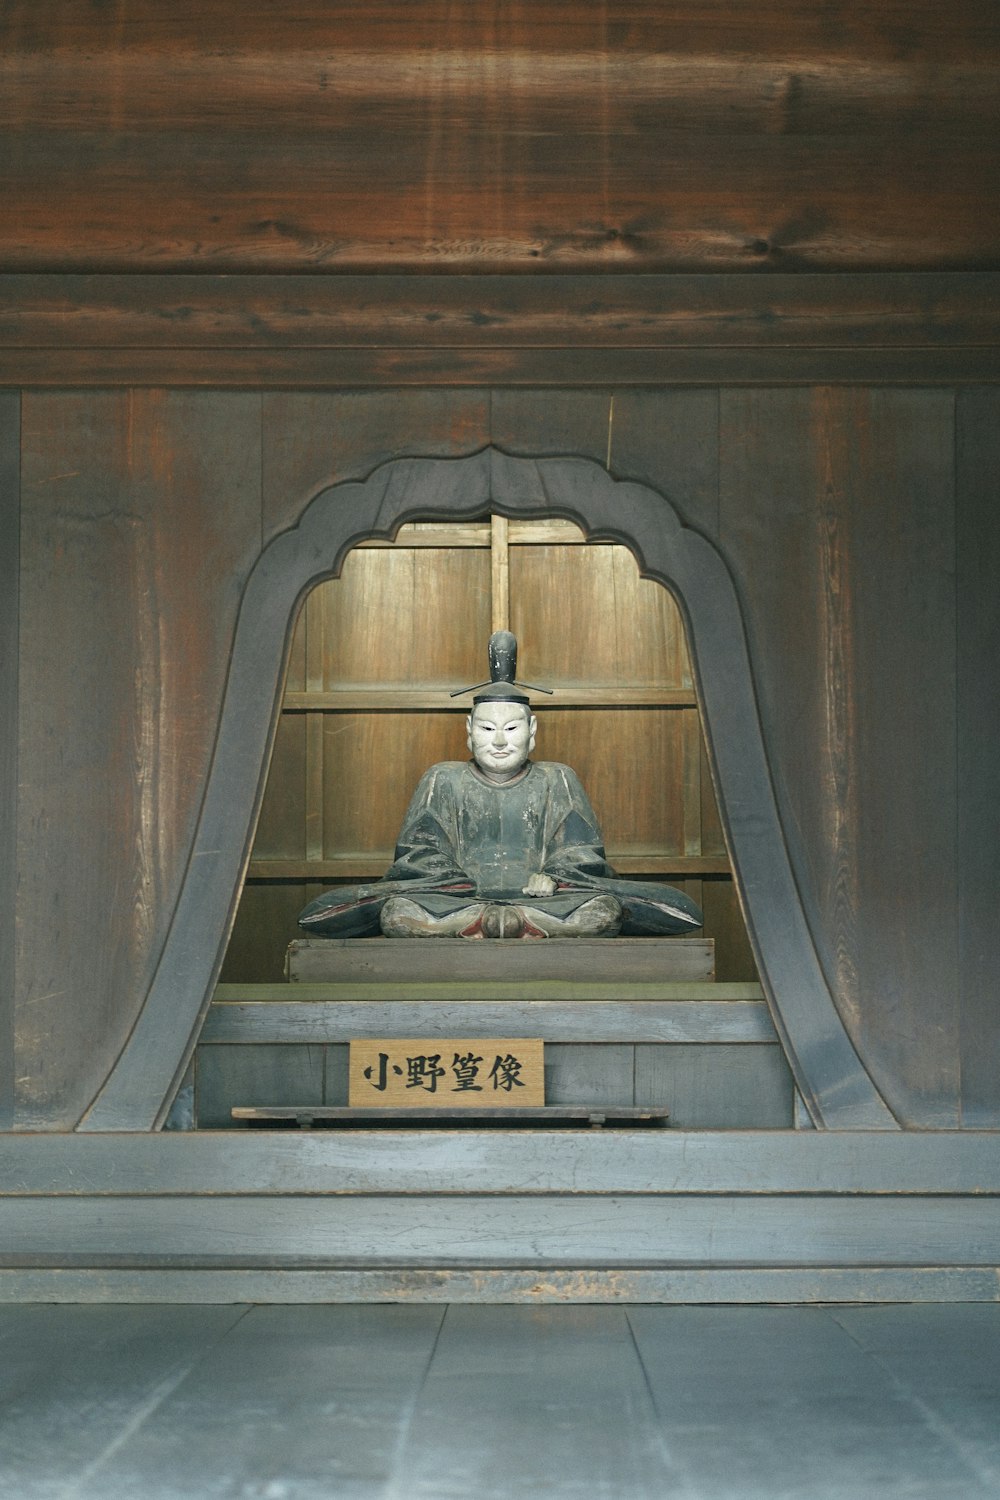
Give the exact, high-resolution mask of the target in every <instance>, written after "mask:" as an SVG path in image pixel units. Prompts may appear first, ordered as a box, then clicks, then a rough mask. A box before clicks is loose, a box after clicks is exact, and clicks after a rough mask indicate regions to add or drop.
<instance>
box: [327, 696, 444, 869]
mask: <svg viewBox="0 0 1000 1500" xmlns="http://www.w3.org/2000/svg"><path fill="white" fill-rule="evenodd" d="M324 740H325V746H326V748H325V751H324V760H323V772H324V778H325V779H324V799H323V800H324V806H325V809H326V814H327V817H326V824H325V852H326V853H328V854H330V855H334V854H337V853H341V852H344V851H346V850H354V849H362V850H365V849H385V850H387V851H388V850H391V849H392V848H393V847H394V846H395V843H396V835H397V834H398V833H399V830H400V827H401V825H402V822H403V814H404V813H405V812H406V808H407V805H408V804H409V801H410V798H411V796H412V795H413V791H414V789H415V787H416V785H417V782H418V781H419V780H420V777H421V776H422V775H423V773H424V771H426V770H427V768H428V766H432V765H434V764H435V762H436V761H439V760H466V759H467V758H468V750H467V749H466V732H465V717H464V715H463V714H430V713H420V712H418V713H406V714H388V713H386V714H375V715H372V714H330V715H328V716H327V718H326V722H325V724H324ZM376 768H377V769H378V771H379V774H380V777H381V776H384V777H385V780H380V782H379V784H378V785H375V784H373V779H372V778H373V772H374V770H375V769H376Z"/></svg>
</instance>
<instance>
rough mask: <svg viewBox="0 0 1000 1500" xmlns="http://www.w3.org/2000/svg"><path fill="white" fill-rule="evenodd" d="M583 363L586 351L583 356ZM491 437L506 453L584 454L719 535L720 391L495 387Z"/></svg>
mask: <svg viewBox="0 0 1000 1500" xmlns="http://www.w3.org/2000/svg"><path fill="white" fill-rule="evenodd" d="M578 362H580V363H585V362H586V353H585V352H583V353H581V354H579V355H578ZM490 423H491V441H492V442H493V443H495V444H496V446H497V447H498V448H503V449H504V450H505V451H506V452H509V453H525V454H531V455H538V456H550V455H551V456H553V457H558V456H559V455H560V454H564V453H574V454H579V455H580V456H582V457H585V458H592V459H594V460H595V461H596V462H597V463H602V464H605V465H607V464H608V454H609V451H610V470H611V472H612V473H613V474H615V475H616V476H619V477H621V478H627V479H637V480H639V481H640V482H642V483H645V484H649V485H651V486H652V488H653V489H655V490H658V491H659V492H660V493H661V494H664V495H667V496H668V497H669V499H670V501H671V502H672V503H673V504H674V505H676V507H677V509H678V512H679V513H680V514H681V515H682V516H683V517H684V518H685V520H687V521H689V522H690V523H691V524H692V525H696V526H698V528H699V529H700V530H702V531H704V532H705V533H706V534H707V535H708V536H711V537H714V536H715V535H716V534H717V531H718V514H719V478H718V468H719V464H718V447H719V397H718V392H717V391H715V390H690V389H684V388H683V387H682V388H679V389H661V390H656V391H641V390H640V391H636V390H629V389H622V390H618V389H614V388H611V389H609V390H607V391H579V390H577V391H573V390H534V391H522V390H496V391H494V392H493V396H492V400H491V406H490Z"/></svg>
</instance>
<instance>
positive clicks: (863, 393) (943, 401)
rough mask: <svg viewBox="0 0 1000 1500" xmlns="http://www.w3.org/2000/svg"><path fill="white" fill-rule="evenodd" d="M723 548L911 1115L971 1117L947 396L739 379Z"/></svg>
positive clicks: (815, 872) (844, 987)
mask: <svg viewBox="0 0 1000 1500" xmlns="http://www.w3.org/2000/svg"><path fill="white" fill-rule="evenodd" d="M720 429H721V434H720V453H721V464H722V490H721V493H722V542H723V546H724V548H725V550H726V552H727V554H728V556H729V558H730V559H731V561H732V564H733V567H734V570H735V573H736V576H737V580H738V583H739V586H740V588H741V590H742V593H743V598H744V603H745V607H746V614H747V619H748V624H749V629H750V635H751V647H752V653H753V660H754V663H755V670H756V672H757V676H758V687H759V695H760V704H761V712H762V715H763V720H764V726H765V737H766V741H767V744H768V746H769V749H770V754H771V759H772V765H773V769H774V776H775V782H776V787H777V791H778V796H779V802H780V806H781V809H782V815H783V817H784V819H785V828H786V835H787V837H788V839H789V842H790V845H791V847H792V853H793V858H794V860H795V864H796V868H797V871H798V875H799V880H800V888H801V890H802V893H803V900H804V903H805V907H806V910H807V913H808V915H809V918H810V921H811V923H812V926H813V931H814V933H815V936H816V940H817V942H818V945H819V948H820V952H821V956H822V960H823V963H824V966H825V968H826V971H827V974H828V977H829V979H830V981H831V983H832V985H833V988H834V992H835V994H836V996H837V1000H838V1004H839V1006H840V1008H841V1011H842V1014H843V1015H844V1018H845V1020H846V1022H847V1024H848V1027H849V1029H850V1031H851V1033H852V1035H853V1037H854V1038H855V1040H856V1043H857V1045H858V1046H859V1048H860V1050H861V1054H862V1056H863V1057H864V1059H865V1061H866V1063H867V1064H868V1066H869V1068H870V1069H871V1070H872V1072H873V1074H874V1076H875V1079H876V1082H877V1083H878V1085H879V1086H880V1087H881V1088H882V1089H883V1090H884V1092H885V1094H886V1097H887V1099H888V1100H889V1102H890V1103H891V1104H892V1105H893V1106H894V1107H895V1108H896V1109H897V1110H898V1111H899V1114H900V1116H901V1117H902V1118H903V1119H905V1120H907V1121H908V1122H910V1123H912V1124H919V1125H925V1126H928V1125H942V1126H948V1125H954V1124H957V1120H958V1090H959V1077H958V1014H957V1006H956V997H955V973H956V958H957V949H956V942H957V933H956V898H955V854H956V850H955V815H956V801H955V797H956V792H955V748H954V736H955V687H954V653H955V634H954V630H955V627H954V576H953V569H954V515H953V473H952V463H953V443H954V427H953V399H952V396H951V394H950V393H948V392H905V391H900V392H893V393H889V392H878V391H870V390H858V391H845V392H835V391H831V390H823V389H817V390H813V391H799V392H791V391H789V392H779V391H772V392H766V391H762V392H756V393H749V392H727V393H725V395H724V397H723V404H722V420H721V424H720Z"/></svg>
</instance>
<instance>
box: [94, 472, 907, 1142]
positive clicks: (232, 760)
mask: <svg viewBox="0 0 1000 1500" xmlns="http://www.w3.org/2000/svg"><path fill="white" fill-rule="evenodd" d="M491 511H493V512H496V513H499V514H502V515H506V516H508V517H511V518H514V517H519V518H542V517H552V516H555V517H563V518H565V519H568V520H571V521H573V522H575V523H576V524H577V525H578V526H580V527H581V528H582V529H583V530H584V532H585V533H586V534H587V535H588V536H589V537H595V538H596V537H600V538H602V539H607V540H611V541H615V542H621V543H623V544H624V545H625V546H627V547H628V548H629V549H630V550H631V551H632V553H633V554H634V555H635V557H636V559H637V560H638V563H639V567H640V569H641V571H642V573H643V575H644V576H645V577H648V578H653V579H655V580H657V581H658V582H660V583H661V584H663V585H664V586H665V587H667V588H669V589H670V590H671V592H672V593H673V594H674V596H675V598H676V599H677V601H678V604H679V606H680V608H681V611H682V613H683V616H684V620H685V625H686V627H687V631H688V640H689V646H690V649H691V657H692V662H693V665H694V670H695V675H696V682H697V687H698V694H699V700H700V703H701V709H702V715H703V721H704V725H705V733H706V739H707V742H708V751H709V760H710V763H711V766H712V774H713V778H714V780H715V785H716V793H717V796H718V800H719V806H720V810H721V813H722V818H723V824H724V827H725V830H726V837H727V840H728V844H729V849H730V853H731V855H732V858H733V864H734V870H735V874H736V879H737V883H738V888H739V891H740V899H741V902H742V905H743V911H744V915H745V917H746V920H747V927H748V931H749V935H750V940H751V943H752V944H753V948H754V953H755V956H756V959H757V963H758V967H759V970H760V974H761V980H762V983H763V986H764V991H765V994H766V996H767V1000H768V1004H769V1006H770V1010H771V1014H772V1017H773V1019H774V1024H775V1027H776V1029H777V1032H778V1035H779V1037H780V1039H781V1042H782V1045H783V1046H784V1049H785V1052H786V1055H787V1057H788V1060H789V1064H790V1066H791V1069H792V1072H793V1075H794V1077H795V1082H796V1085H797V1087H798V1089H799V1092H800V1094H801V1096H802V1099H803V1101H804V1103H805V1107H806V1109H807V1110H808V1112H809V1115H810V1117H811V1119H812V1121H813V1123H814V1124H815V1125H816V1126H818V1127H829V1128H835V1129H856V1130H872V1129H886V1130H891V1129H895V1128H898V1127H897V1125H896V1122H895V1120H894V1119H893V1117H892V1115H891V1113H890V1111H889V1110H888V1108H887V1106H886V1104H885V1102H884V1101H883V1099H882V1098H881V1096H880V1094H879V1093H878V1091H877V1089H876V1087H875V1085H874V1083H873V1081H872V1079H871V1078H870V1076H869V1075H868V1073H867V1072H866V1070H865V1068H864V1066H863V1064H862V1062H861V1060H860V1058H859V1056H858V1054H857V1052H856V1050H855V1048H854V1046H853V1044H852V1043H851V1040H850V1038H849V1036H848V1034H847V1031H846V1029H845V1027H844V1024H843V1022H842V1020H841V1017H840V1015H839V1013H838V1011H837V1008H836V1005H835V1003H834V999H833V996H832V994H831V992H830V989H829V986H828V984H827V982H826V978H825V976H824V973H823V970H822V967H821V965H820V962H819V959H818V956H817V953H816V949H815V946H814V944H813V941H812V937H811V934H810V931H809V927H808V924H807V922H806V918H805V914H804V912H803V908H802V903H801V901H800V899H799V894H798V890H797V887H796V883H795V879H794V875H793V871H792V866H791V862H790V859H789V854H788V849H787V847H786V844H785V840H784V837H783V834H782V829H781V822H780V818H779V815H778V809H777V804H776V802H775V797H774V791H773V787H772V783H771V777H770V773H769V769H768V763H767V757H766V753H765V747H764V740H763V735H762V731H761V724H760V720H759V716H758V712H757V705H756V698H755V694H754V688H753V679H752V673H751V664H750V659H749V654H748V650H747V643H746V634H745V631H744V627H743V620H742V615H741V612H740V607H739V601H738V598H737V594H736V590H735V587H734V584H733V580H732V578H731V576H730V574H729V570H728V568H727V567H726V564H725V562H724V560H723V558H722V556H721V554H720V553H719V552H718V550H717V549H716V548H715V547H714V546H713V545H712V544H711V543H710V542H709V541H708V540H707V539H706V538H705V537H703V536H701V535H700V534H699V533H698V532H696V531H693V530H691V529H690V528H687V527H684V526H683V525H682V524H681V522H680V519H679V518H678V516H677V514H676V512H675V511H674V509H673V507H672V506H671V505H670V503H669V501H668V500H666V499H665V498H664V497H663V496H662V495H660V494H658V493H657V492H656V491H654V490H652V489H650V488H649V487H648V486H646V485H642V484H638V483H634V482H631V481H617V480H615V479H613V478H612V477H611V475H610V474H608V473H607V472H606V471H605V470H604V469H603V468H602V467H601V466H600V465H599V464H597V463H595V462H593V461H592V460H590V459H583V458H574V457H566V458H541V459H532V458H525V457H514V456H511V455H509V454H506V453H503V452H501V451H500V450H499V449H496V448H492V447H489V448H484V449H482V450H480V451H479V452H478V453H475V454H473V455H471V456H469V457H466V458H441V459H434V458H419V459H414V458H398V459H394V460H391V461H390V462H388V463H386V464H383V465H381V466H380V467H379V468H378V469H376V470H375V471H374V472H373V473H372V474H371V475H369V477H368V478H367V479H364V480H359V481H347V482H344V483H340V484H336V485H331V486H328V487H327V488H325V489H324V490H322V491H320V493H319V494H317V495H316V496H315V498H314V499H313V500H312V501H311V503H310V504H309V505H308V506H307V508H306V510H305V511H304V513H303V515H302V517H301V520H300V521H299V523H298V525H297V526H296V527H294V528H293V529H292V530H290V531H287V532H283V533H282V534H281V535H280V536H278V537H276V538H275V539H274V540H273V541H272V542H271V543H270V544H269V545H268V546H267V547H266V548H265V549H264V551H263V552H262V553H261V556H260V558H259V559H258V561H257V564H256V566H255V567H254V569H253V571H252V573H251V575H250V577H249V579H248V582H247V586H246V589H245V592H244V596H243V600H242V604H241V607H240V614H239V619H238V622H237V628H236V635H235V640H234V644H233V653H232V659H231V663H230V670H229V676H228V680H227V686H226V693H225V698H224V702H223V707H222V715H221V719H220V726H219V734H218V738H217V742H216V748H215V754H214V757H213V762H212V766H211V770H210V773H209V778H208V783H207V787H206V791H205V797H204V801H203V804H202V809H201V814H200V818H199V822H198V827H197V830H196V833H195V839H194V844H193V848H192V853H191V858H190V860H189V862H188V866H187V870H186V873H185V877H184V881H183V884H182V888H181V891H180V895H179V898H178V901H177V905H176V909H175V912H174V916H173V920H172V923H171V926H170V929H169V932H168V934H167V938H166V941H165V943H164V947H163V952H162V955H161V958H160V962H159V965H158V967H157V971H156V974H155V976H154V979H153V982H152V985H151V987H150V990H149V994H148V996H147V998H146V1002H145V1004H144V1006H143V1008H142V1011H141V1013H140V1015H139V1017H138V1019H137V1021H136V1024H135V1026H134V1028H133V1030H132V1033H131V1035H130V1036H129V1038H128V1041H127V1043H126V1045H125V1047H124V1048H123V1049H122V1052H121V1054H120V1055H119V1057H118V1059H117V1061H116V1063H115V1065H114V1067H113V1069H112V1070H111V1072H110V1073H109V1075H108V1078H107V1080H106V1082H105V1084H104V1086H103V1088H102V1089H101V1091H100V1093H99V1094H98V1096H97V1098H96V1099H95V1101H94V1103H93V1104H92V1106H91V1108H90V1110H89V1111H88V1113H87V1115H86V1116H85V1118H84V1120H83V1121H82V1122H81V1124H80V1126H79V1127H78V1128H79V1129H81V1130H86V1131H102V1130H116V1131H142V1130H150V1129H155V1128H157V1127H158V1126H159V1125H161V1124H162V1122H163V1120H164V1118H165V1115H166V1113H167V1110H168V1109H169V1105H170V1102H171V1100H172V1098H173V1095H174V1093H175V1091H176V1089H177V1087H178V1084H179V1082H180V1080H181V1078H182V1077H183V1074H184V1070H185V1068H186V1066H187V1063H188V1061H189V1059H190V1056H191V1053H192V1051H193V1048H194V1046H195V1044H196V1042H197V1038H198V1034H199V1031H200V1029H201V1024H202V1021H203V1019H204V1016H205V1013H206V1010H207V1008H208V1005H209V1003H210V1000H211V995H212V990H213V988H214V985H215V981H216V977H217V974H218V971H219V967H220V965H221V961H222V956H223V954H224V952H225V947H226V943H227V941H228V937H229V933H230V930H231V927H232V922H233V919H234V915H235V909H236V903H237V900H238V897H239V893H240V890H241V887H242V882H243V878H244V876H245V872H246V867H247V863H248V860H249V855H250V848H251V844H252V840H253V834H254V829H255V827H256V820H257V814H258V811H259V807H260V802H261V798H262V795H263V788H264V784H265V779H266V773H267V769H268V765H269V761H270V752H271V746H272V743H273V738H274V733H275V726H276V723H277V717H278V710H279V706H280V695H281V689H282V684H283V681H284V674H285V666H286V663H287V657H288V650H289V645H290V641H291V634H292V628H293V625H294V622H295V618H296V614H297V611H298V607H299V604H300V602H301V600H302V599H303V597H304V596H305V594H306V593H307V592H308V591H309V590H310V589H311V588H312V587H313V586H314V585H315V584H317V583H319V582H320V581H321V580H322V579H324V578H328V577H331V576H335V575H336V574H337V573H338V572H339V571H340V568H341V566H342V563H343V560H344V557H345V556H346V554H347V553H348V552H349V551H350V549H351V548H352V547H353V546H355V545H356V544H357V543H358V542H360V541H363V540H364V539H366V538H368V537H371V536H383V537H392V536H394V535H395V534H396V532H397V531H398V529H399V527H400V526H401V525H403V524H404V523H406V522H408V521H413V520H429V519H430V520H433V519H472V518H475V517H477V516H482V515H484V514H487V513H489V512H491Z"/></svg>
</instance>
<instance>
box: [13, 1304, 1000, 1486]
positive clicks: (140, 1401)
mask: <svg viewBox="0 0 1000 1500" xmlns="http://www.w3.org/2000/svg"><path fill="white" fill-rule="evenodd" d="M997 1493H1000V1305H998V1304H976V1305H972V1304H958V1305H955V1304H951V1305H947V1306H944V1305H940V1304H931V1305H921V1306H885V1307H857V1306H855V1307H809V1308H807V1307H739V1308H735V1307H653V1306H633V1307H630V1308H627V1309H626V1308H621V1307H612V1306H585V1307H565V1306H563V1307H560V1306H551V1305H542V1306H538V1307H524V1306H496V1305H478V1306H451V1307H445V1306H426V1305H424V1306H404V1305H389V1306H343V1305H341V1306H307V1307H306V1306H266V1307H264V1306H261V1307H245V1306H236V1305H234V1306H208V1307H205V1306H200V1307H194V1308H193V1307H185V1306H139V1307H136V1306H128V1307H126V1306H111V1305H105V1306H50V1305H43V1304H37V1303H36V1304H30V1305H18V1306H8V1307H0V1494H2V1495H4V1496H8V1495H9V1496H11V1497H17V1500H98V1497H100V1500H137V1497H140V1496H141V1497H142V1500H181V1497H184V1500H199V1497H206V1500H208V1497H211V1500H355V1497H357V1500H375V1497H379V1500H410V1497H413V1500H433V1497H442V1500H459V1497H466V1496H468V1497H470V1500H471V1497H476V1500H507V1497H515V1496H516V1497H518V1500H523V1497H536V1496H537V1497H541V1500H562V1497H580V1500H584V1497H585V1500H671V1497H675V1496H676V1497H679V1500H862V1497H869V1496H871V1497H878V1500H904V1497H905V1500H922V1497H926V1500H979V1497H995V1496H996V1495H997Z"/></svg>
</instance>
